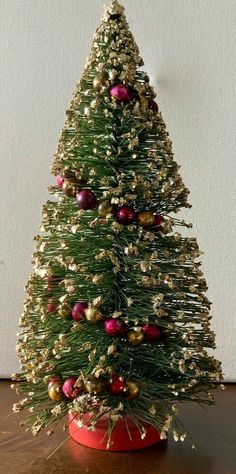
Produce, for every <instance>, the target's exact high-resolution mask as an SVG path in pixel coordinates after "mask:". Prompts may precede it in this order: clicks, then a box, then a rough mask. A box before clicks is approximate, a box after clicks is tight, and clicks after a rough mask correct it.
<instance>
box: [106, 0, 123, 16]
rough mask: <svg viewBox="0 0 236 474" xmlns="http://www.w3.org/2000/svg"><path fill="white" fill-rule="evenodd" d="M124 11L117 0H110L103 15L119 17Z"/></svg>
mask: <svg viewBox="0 0 236 474" xmlns="http://www.w3.org/2000/svg"><path fill="white" fill-rule="evenodd" d="M124 11H125V9H124V7H123V6H122V5H121V4H120V3H119V2H117V0H112V2H111V3H109V5H106V6H105V9H104V16H105V17H108V16H109V17H119V16H121V15H123V13H124Z"/></svg>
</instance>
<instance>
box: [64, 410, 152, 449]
mask: <svg viewBox="0 0 236 474" xmlns="http://www.w3.org/2000/svg"><path fill="white" fill-rule="evenodd" d="M85 419H86V418H85ZM87 419H88V417H87ZM127 426H128V429H129V433H130V434H129V433H128V430H127ZM142 426H144V427H145V429H146V430H147V434H146V436H145V438H144V439H141V435H140V432H139V430H138V428H137V427H136V425H135V424H134V423H133V421H132V420H131V419H130V418H129V417H128V416H125V417H123V418H120V419H118V420H117V422H116V424H115V426H114V429H113V431H112V436H111V439H112V446H111V447H110V448H107V441H108V437H107V434H106V432H107V428H108V415H105V416H104V417H103V418H102V419H101V420H100V421H99V422H98V423H97V425H96V429H95V431H88V426H87V425H85V426H84V427H83V428H79V427H78V425H77V417H76V414H73V413H70V414H69V433H70V435H71V437H72V438H73V439H74V440H75V441H76V442H77V443H80V444H82V445H83V446H87V447H89V448H94V449H100V450H102V451H132V450H135V449H143V448H147V447H148V446H152V445H153V444H156V443H159V442H160V435H159V433H158V431H157V430H156V428H154V427H153V426H151V425H149V424H148V423H142Z"/></svg>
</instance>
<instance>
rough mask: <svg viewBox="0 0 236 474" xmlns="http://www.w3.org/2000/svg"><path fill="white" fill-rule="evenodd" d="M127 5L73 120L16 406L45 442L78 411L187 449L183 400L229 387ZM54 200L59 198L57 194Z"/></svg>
mask: <svg viewBox="0 0 236 474" xmlns="http://www.w3.org/2000/svg"><path fill="white" fill-rule="evenodd" d="M142 66H143V61H142V59H141V57H140V55H139V50H138V47H137V45H136V43H135V41H134V39H133V36H132V34H131V32H130V30H129V27H128V24H127V21H126V18H125V15H124V8H123V7H122V6H121V5H120V4H119V3H118V2H117V1H116V0H114V1H112V2H111V3H110V4H109V5H108V6H107V7H106V8H105V13H104V15H103V19H102V23H101V26H100V27H99V28H98V29H97V31H96V34H95V38H94V41H93V46H92V50H91V53H90V56H89V59H88V61H87V64H86V67H85V69H84V72H83V74H82V77H81V80H80V81H79V83H78V85H77V87H76V91H75V93H74V97H73V99H72V101H71V104H70V106H69V108H68V110H67V111H66V115H67V118H66V122H65V126H64V128H63V130H62V133H61V136H60V140H59V145H58V149H57V152H56V154H55V160H54V164H53V166H52V173H53V174H54V175H55V177H56V185H54V186H51V187H50V188H49V192H50V193H51V194H52V195H53V199H52V200H49V201H47V202H46V204H45V205H44V206H43V210H42V222H41V234H40V235H38V236H37V237H35V241H36V250H35V253H34V255H33V264H34V272H33V274H32V276H31V277H30V279H29V281H28V283H27V285H26V289H27V293H28V296H27V299H26V301H25V304H24V312H23V315H22V317H21V319H20V332H19V340H18V344H17V351H18V353H19V357H20V360H21V373H19V374H14V375H13V380H15V381H16V383H14V384H13V385H14V387H15V388H16V390H17V392H18V393H22V394H24V398H23V400H21V401H19V402H18V403H16V404H15V405H14V411H15V412H18V411H20V410H21V409H23V408H24V409H26V410H27V412H28V413H27V416H26V418H25V420H24V421H22V425H24V424H25V425H26V427H27V430H29V429H31V430H32V433H33V434H34V435H37V434H38V433H39V432H40V430H42V429H43V428H48V427H49V426H50V429H49V431H48V433H51V432H52V431H53V426H54V425H55V424H57V422H58V421H59V420H60V419H61V418H62V417H64V416H65V415H66V414H68V413H75V414H76V416H77V422H78V426H80V427H81V426H83V423H84V421H83V420H84V415H85V414H86V415H89V421H88V420H87V421H88V424H89V429H91V430H94V428H95V429H96V424H97V423H98V422H99V420H101V419H102V418H103V416H104V415H106V416H107V417H108V433H107V436H108V442H107V447H108V448H109V447H110V446H111V444H112V430H113V429H114V427H115V424H116V421H117V420H119V419H120V418H121V417H124V416H129V417H130V418H131V419H132V422H133V423H134V424H135V425H136V426H137V428H138V429H139V431H140V436H141V437H142V438H145V432H146V430H145V427H144V424H145V423H148V424H150V425H152V426H154V427H155V428H156V429H157V430H158V432H159V433H160V437H161V439H163V438H165V437H166V434H167V432H168V431H169V430H170V431H171V432H172V434H173V436H174V439H175V440H178V439H181V440H183V439H184V438H185V436H186V433H185V430H184V428H183V427H182V424H181V423H180V421H179V419H178V416H177V409H176V402H187V401H191V402H196V403H200V404H212V403H214V399H213V396H212V394H211V393H210V392H209V390H211V389H213V388H216V387H217V385H216V384H215V382H218V381H220V380H221V379H222V374H221V364H220V362H219V361H217V360H216V359H215V358H214V357H212V356H210V355H208V353H207V349H208V348H214V347H215V337H214V333H213V332H212V331H211V329H210V319H211V316H210V315H209V308H210V302H209V300H208V299H207V297H206V296H205V292H206V290H207V285H206V281H205V279H204V277H203V274H202V271H201V269H200V262H199V260H198V257H199V256H200V255H201V252H200V251H199V247H198V244H197V242H196V239H195V238H189V237H183V236H182V235H181V233H180V232H179V231H178V229H179V228H180V227H181V226H184V227H190V226H191V225H189V224H187V223H185V222H184V221H183V220H180V219H177V218H176V217H175V214H176V213H177V212H178V211H179V210H181V209H182V208H189V207H191V206H190V205H189V203H188V194H189V191H188V189H187V188H186V187H185V186H184V184H183V182H182V179H181V176H180V175H179V172H178V170H179V166H178V165H177V164H176V162H175V161H174V159H173V152H172V144H171V141H170V139H169V134H168V132H167V131H166V127H165V123H164V121H163V118H162V114H161V113H160V111H159V108H158V104H157V102H156V100H155V97H156V94H155V93H154V91H153V88H152V87H151V86H150V84H149V78H148V76H147V74H146V73H145V72H143V70H142V69H141V67H142ZM55 198H56V199H55Z"/></svg>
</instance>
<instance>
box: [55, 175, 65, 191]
mask: <svg viewBox="0 0 236 474" xmlns="http://www.w3.org/2000/svg"><path fill="white" fill-rule="evenodd" d="M56 182H57V186H58V188H62V185H63V183H64V178H63V176H62V175H61V174H58V175H57V176H56Z"/></svg>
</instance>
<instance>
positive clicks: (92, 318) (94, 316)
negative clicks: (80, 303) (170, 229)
mask: <svg viewBox="0 0 236 474" xmlns="http://www.w3.org/2000/svg"><path fill="white" fill-rule="evenodd" d="M85 316H86V319H87V321H89V322H90V323H92V324H97V323H100V321H102V319H103V315H102V313H100V311H99V310H98V309H97V308H94V307H93V306H90V307H89V308H88V309H86V311H85Z"/></svg>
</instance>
